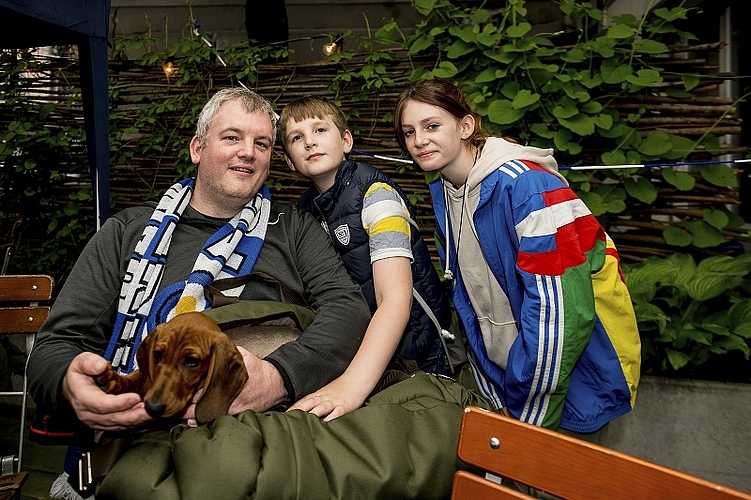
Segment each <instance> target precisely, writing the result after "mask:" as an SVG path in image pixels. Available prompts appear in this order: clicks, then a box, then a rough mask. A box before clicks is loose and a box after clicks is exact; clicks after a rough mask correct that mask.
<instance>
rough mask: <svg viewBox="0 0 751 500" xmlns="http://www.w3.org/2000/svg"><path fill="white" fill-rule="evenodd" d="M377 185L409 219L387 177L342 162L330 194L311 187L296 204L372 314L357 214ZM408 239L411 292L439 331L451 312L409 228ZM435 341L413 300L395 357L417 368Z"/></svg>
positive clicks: (366, 252)
mask: <svg viewBox="0 0 751 500" xmlns="http://www.w3.org/2000/svg"><path fill="white" fill-rule="evenodd" d="M376 182H382V183H385V184H388V185H389V186H391V187H392V188H393V189H394V190H395V191H396V192H397V193H399V196H401V197H402V199H403V200H404V202H405V203H406V204H407V206H408V207H409V211H410V214H412V217H413V218H414V215H415V213H414V209H413V208H412V207H411V206H409V201H408V199H407V196H406V195H405V194H404V192H403V191H402V190H401V188H400V187H399V186H398V185H397V184H396V183H395V182H394V181H392V180H391V178H390V177H389V176H388V175H386V174H384V173H383V172H381V171H380V170H378V169H377V168H375V167H372V166H370V165H367V164H365V163H359V162H355V161H351V160H345V161H344V162H342V164H341V165H340V166H339V169H338V170H337V172H336V178H335V179H334V185H333V186H331V188H329V189H328V190H327V191H326V192H324V193H321V194H319V193H318V191H317V190H316V189H315V187H311V188H310V189H308V190H307V191H306V192H305V193H303V195H302V196H301V197H300V203H299V205H300V208H302V209H303V210H307V211H309V212H310V213H312V214H313V215H314V216H315V217H316V218H317V219H318V220H319V221H325V223H326V226H328V231H329V234H330V235H331V240H332V241H333V242H334V246H335V247H336V249H337V251H338V252H339V255H341V257H342V260H343V261H344V265H345V266H346V267H347V270H348V271H349V274H350V276H352V279H353V280H355V282H357V283H358V284H359V285H360V288H362V292H363V295H365V299H366V300H367V301H368V304H369V305H370V310H371V312H375V310H376V300H375V292H374V289H373V267H372V266H371V264H370V245H369V238H368V234H367V233H366V232H365V229H364V228H363V227H362V217H361V212H362V205H363V196H365V193H366V191H367V190H368V188H369V187H370V186H371V185H372V184H374V183H376ZM411 234H412V239H411V245H412V256H413V262H412V281H413V286H414V288H415V290H417V292H418V293H419V294H420V295H421V296H422V298H423V299H425V301H426V302H427V303H428V306H429V307H430V308H431V310H432V311H433V314H435V316H436V318H438V321H439V323H440V324H441V326H442V327H443V328H447V327H448V326H449V324H450V323H451V310H450V308H449V303H448V300H447V299H446V296H445V295H444V294H443V291H442V287H441V282H440V280H439V279H438V273H437V272H436V270H435V267H434V266H433V263H432V262H431V260H430V253H429V251H428V247H427V245H426V244H425V241H424V240H423V239H422V237H421V236H420V232H419V231H418V230H417V228H415V227H414V226H413V227H412V228H411ZM437 335H438V332H437V330H436V328H435V325H434V324H433V322H432V321H431V320H430V318H429V317H428V316H427V314H425V311H423V309H422V307H421V306H420V304H419V303H418V302H417V300H413V301H412V311H411V313H410V319H409V322H408V323H407V328H406V329H405V331H404V335H403V337H402V341H401V343H400V344H399V350H398V351H397V352H398V353H399V354H401V355H402V356H403V357H405V358H408V359H414V360H415V361H417V363H418V365H420V364H421V362H422V361H423V360H424V359H425V357H426V356H427V355H428V354H429V352H430V349H431V348H432V346H433V345H434V344H435V341H436V336H437Z"/></svg>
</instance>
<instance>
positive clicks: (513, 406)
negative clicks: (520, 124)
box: [430, 137, 640, 433]
mask: <svg viewBox="0 0 751 500" xmlns="http://www.w3.org/2000/svg"><path fill="white" fill-rule="evenodd" d="M548 151H549V152H548ZM550 153H552V151H550V150H540V149H538V148H529V147H524V146H520V145H516V144H512V143H509V142H507V141H505V140H503V139H498V138H492V137H491V138H489V139H488V142H487V143H486V145H485V147H484V148H483V153H482V156H481V157H480V159H479V160H478V162H477V163H476V165H475V166H474V167H473V169H472V172H471V173H470V174H469V178H468V179H467V186H464V187H463V188H458V189H457V188H453V189H454V193H456V192H457V191H458V190H459V189H463V190H464V191H463V193H464V195H465V196H468V192H472V193H474V196H475V198H474V202H473V201H472V200H471V199H470V205H474V204H475V203H476V208H474V207H473V209H472V212H470V213H468V215H467V217H468V218H469V219H471V224H472V227H468V225H469V222H468V221H466V220H464V221H461V220H460V223H459V225H458V226H457V222H456V218H454V219H451V220H453V221H454V222H453V223H451V222H450V217H449V215H447V214H449V212H448V211H447V210H450V209H451V208H452V207H453V208H454V209H456V207H457V206H461V207H462V210H463V211H464V205H465V202H466V201H467V200H463V201H462V204H461V205H457V204H456V201H452V200H451V199H450V198H449V196H452V195H450V194H449V191H447V187H446V186H444V184H443V183H444V182H445V183H446V184H448V181H445V180H443V179H438V180H436V181H434V182H432V183H431V186H430V188H431V194H432V199H433V208H434V210H435V213H436V219H437V222H438V232H439V236H440V237H444V235H446V234H447V231H449V232H448V234H449V235H450V236H451V237H450V238H448V239H447V238H444V240H446V243H445V249H444V250H443V251H442V252H441V253H442V255H441V257H442V260H443V263H444V268H448V269H450V271H451V272H453V280H454V283H453V287H452V288H453V300H454V304H455V306H456V309H457V312H458V314H459V316H460V318H461V320H462V323H463V326H464V328H465V333H466V336H467V341H468V343H469V346H470V347H471V358H472V361H473V365H474V368H475V370H474V371H475V376H476V378H477V382H478V385H479V387H480V389H481V391H482V392H483V394H484V395H485V396H486V397H488V398H489V399H490V400H491V401H492V403H493V404H494V406H495V407H496V408H501V407H506V408H507V409H508V410H509V411H510V412H511V414H512V415H513V416H514V417H516V418H518V419H520V420H522V421H526V422H530V423H532V424H535V425H540V426H543V427H547V428H551V429H556V428H558V427H559V426H560V427H562V428H564V429H568V430H571V431H574V432H579V433H591V432H594V431H596V430H598V429H599V428H601V427H602V426H603V425H605V424H606V423H608V422H609V421H610V420H612V419H614V418H616V417H618V416H620V415H623V414H625V413H627V412H628V411H630V410H631V409H632V408H633V405H634V402H635V399H636V389H637V385H638V380H639V369H640V340H639V335H638V330H637V325H636V318H635V315H634V311H633V305H632V303H631V299H630V296H629V293H628V290H627V289H626V286H625V283H624V281H623V276H622V274H621V272H620V262H619V258H618V253H617V251H616V249H615V246H614V244H613V242H612V241H611V240H610V238H609V237H608V235H607V234H606V233H605V230H604V229H603V227H602V226H601V225H600V224H599V223H598V221H597V220H596V219H595V217H594V216H593V215H592V213H591V212H590V211H589V209H588V208H587V207H586V205H584V203H583V202H582V201H581V200H580V199H579V198H578V197H577V196H576V195H575V194H574V192H573V191H572V190H571V189H570V188H569V187H568V185H567V183H566V181H565V179H564V178H563V177H561V176H560V174H558V173H557V171H556V170H557V165H556V164H555V161H554V160H553V159H552V155H551V154H550ZM512 158H528V159H522V160H518V159H512ZM529 159H536V160H537V159H539V160H540V161H541V162H542V163H543V164H546V167H547V168H543V167H542V166H540V162H539V161H538V162H537V163H535V162H533V161H530V160H529ZM551 163H552V165H551ZM447 201H452V203H450V204H449V205H450V207H449V208H448V209H447V206H446V202H447ZM455 215H456V214H454V217H455ZM461 224H465V226H464V229H463V230H462V229H461V228H462V225H461ZM452 227H453V232H452ZM457 227H458V228H459V234H460V236H459V238H460V240H459V241H458V243H459V248H460V250H461V249H463V248H465V247H466V246H462V245H463V243H462V241H461V240H462V239H465V238H468V237H475V238H476V240H475V241H479V248H480V249H481V255H480V252H478V253H477V254H475V255H465V256H464V259H465V260H464V261H462V255H461V254H459V256H458V257H459V258H458V260H457V259H456V255H457V254H456V244H457V235H456V231H457ZM452 254H453V256H452ZM447 259H448V260H449V263H448V265H446V264H447ZM452 259H453V260H454V261H456V263H454V262H452V261H451V260H452ZM466 259H470V260H466ZM483 259H484V263H483V262H482V260H483ZM462 262H464V263H465V264H466V266H465V267H467V268H469V267H472V268H477V267H478V266H485V268H486V270H485V271H484V274H481V276H487V277H488V280H493V279H494V280H496V281H497V285H498V286H496V284H495V283H490V284H487V283H486V285H487V287H489V288H494V289H496V290H499V292H497V293H498V294H503V295H505V297H496V298H495V299H494V300H492V301H486V302H485V306H481V309H483V308H484V309H485V310H484V311H483V313H482V314H481V317H480V318H479V320H478V314H476V310H475V309H474V307H473V302H472V301H473V300H474V301H475V304H477V299H476V297H473V298H472V299H471V298H470V297H471V296H472V295H473V293H475V295H476V294H477V293H480V292H473V290H469V293H468V288H471V287H472V286H478V281H477V279H476V278H475V282H474V283H471V284H468V285H467V286H465V282H464V280H463V278H462V270H461V268H460V265H461V263H462ZM488 271H489V272H488ZM449 276H451V274H449ZM475 276H477V273H475ZM500 299H502V300H500ZM504 301H505V303H504ZM488 304H490V306H488ZM494 304H502V306H501V307H496V306H495V305H494ZM504 304H505V305H504ZM488 309H490V312H489V313H488ZM488 316H490V317H489V318H488ZM493 316H495V317H493ZM499 316H512V318H509V317H499ZM502 323H505V325H504V328H502V329H498V328H496V326H497V325H499V324H502ZM488 325H490V326H488ZM499 346H500V347H499Z"/></svg>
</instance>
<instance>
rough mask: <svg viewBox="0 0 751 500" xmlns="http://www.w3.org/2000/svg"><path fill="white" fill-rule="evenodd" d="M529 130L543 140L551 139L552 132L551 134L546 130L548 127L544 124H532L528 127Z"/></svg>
mask: <svg viewBox="0 0 751 500" xmlns="http://www.w3.org/2000/svg"><path fill="white" fill-rule="evenodd" d="M529 129H530V130H531V131H532V132H534V133H535V134H537V135H539V136H540V137H543V138H545V139H552V138H553V135H554V134H553V132H551V131H550V130H549V129H548V126H547V125H545V124H544V123H533V124H532V126H531V127H529Z"/></svg>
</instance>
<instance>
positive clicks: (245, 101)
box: [196, 87, 278, 147]
mask: <svg viewBox="0 0 751 500" xmlns="http://www.w3.org/2000/svg"><path fill="white" fill-rule="evenodd" d="M234 100H239V101H240V103H241V104H242V105H243V108H245V111H247V112H248V113H253V112H254V111H263V112H264V113H266V114H267V115H269V119H270V120H271V145H272V146H273V145H274V141H276V126H277V119H278V116H277V114H276V112H275V111H274V109H273V108H272V107H271V103H270V102H269V101H267V100H266V99H264V98H263V97H261V96H260V95H258V94H256V93H255V92H253V91H252V90H248V89H246V88H243V87H234V88H227V89H222V90H220V91H219V92H217V93H216V94H214V95H213V96H212V97H211V99H209V101H208V102H207V103H206V104H205V105H204V107H203V109H202V110H201V114H200V115H198V123H197V124H196V137H198V141H199V144H200V145H201V147H204V146H205V145H206V135H207V134H208V133H209V126H210V125H211V122H212V121H213V120H214V116H216V113H217V112H218V111H219V107H220V106H221V105H222V104H224V103H225V102H228V101H234Z"/></svg>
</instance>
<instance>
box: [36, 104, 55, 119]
mask: <svg viewBox="0 0 751 500" xmlns="http://www.w3.org/2000/svg"><path fill="white" fill-rule="evenodd" d="M54 109H55V103H53V102H48V103H47V104H45V105H44V106H42V109H40V110H39V119H40V120H44V119H45V118H47V116H49V114H50V113H52V110H54Z"/></svg>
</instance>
